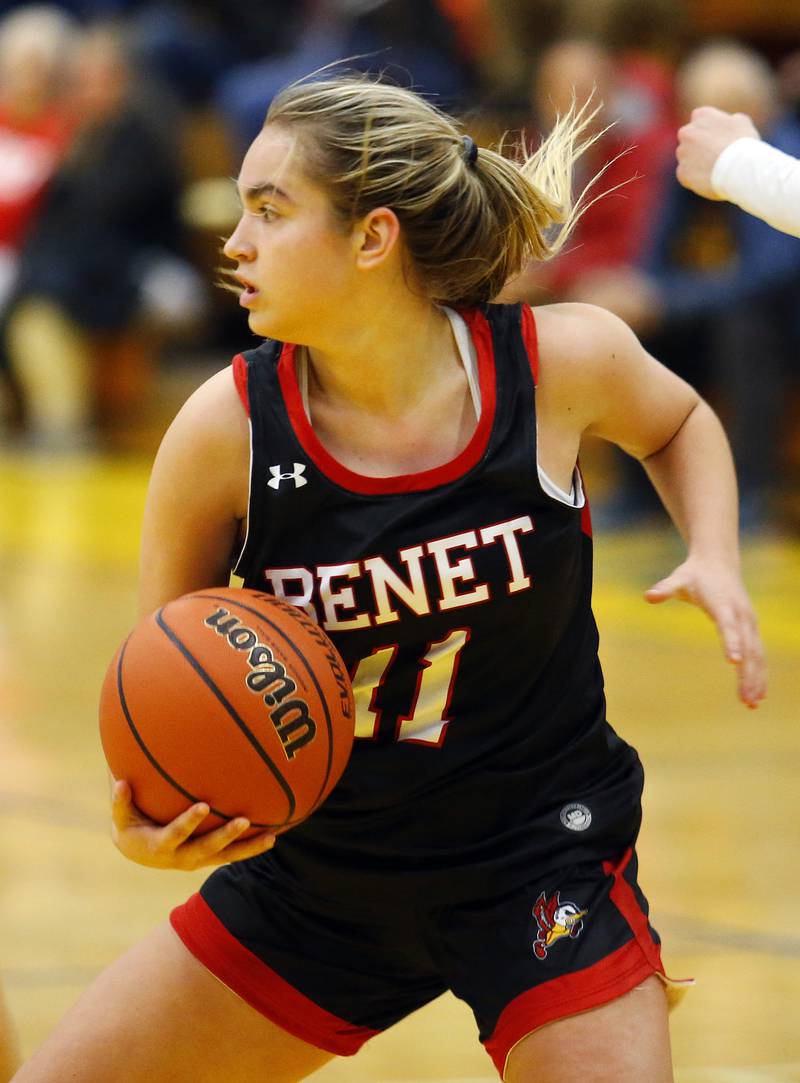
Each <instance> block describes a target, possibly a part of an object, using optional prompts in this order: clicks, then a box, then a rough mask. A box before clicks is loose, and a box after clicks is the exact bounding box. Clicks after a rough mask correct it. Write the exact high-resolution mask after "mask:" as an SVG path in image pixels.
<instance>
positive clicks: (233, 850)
mask: <svg viewBox="0 0 800 1083" xmlns="http://www.w3.org/2000/svg"><path fill="white" fill-rule="evenodd" d="M274 845H275V836H274V835H269V834H265V835H254V836H253V838H251V839H242V840H241V842H232V843H229V844H228V845H227V846H226V847H225V849H224V850H220V851H219V853H218V854H217V855H216V858H215V860H214V864H216V865H224V864H227V862H229V861H245V860H246V859H247V858H249V857H258V855H259V854H264V853H266V852H267V851H268V850H271V849H272V847H273V846H274Z"/></svg>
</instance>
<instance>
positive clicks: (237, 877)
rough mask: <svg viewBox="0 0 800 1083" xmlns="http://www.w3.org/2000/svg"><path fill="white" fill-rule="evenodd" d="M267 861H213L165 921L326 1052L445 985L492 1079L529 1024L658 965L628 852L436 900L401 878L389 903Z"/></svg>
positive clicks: (223, 977) (356, 1041) (596, 999)
mask: <svg viewBox="0 0 800 1083" xmlns="http://www.w3.org/2000/svg"><path fill="white" fill-rule="evenodd" d="M279 845H280V844H279ZM276 864H277V863H275V862H273V861H271V860H270V855H264V856H262V857H258V858H254V859H252V860H250V861H244V862H240V863H235V864H232V865H227V866H225V867H223V868H222V869H220V870H218V871H217V872H215V873H214V874H213V875H212V876H211V877H210V878H209V879H208V880H207V881H206V883H205V884H204V886H203V888H202V890H201V892H200V894H197V895H194V896H192V897H191V898H190V899H189V900H188V902H186V903H184V904H183V905H182V906H179V907H177V908H176V909H175V910H174V911H173V912H172V915H171V920H172V925H173V927H174V929H175V930H176V932H177V933H178V936H179V937H180V938H181V939H182V941H183V942H184V944H185V945H186V947H187V948H188V949H189V951H191V952H192V954H193V955H195V956H196V957H197V958H198V959H199V960H200V961H201V962H202V963H203V964H204V965H205V966H206V967H207V968H208V969H209V970H210V971H211V972H212V973H213V974H215V975H216V977H217V978H219V979H220V981H222V982H223V983H224V984H225V985H227V986H228V987H229V988H230V989H232V990H233V991H234V992H235V993H237V994H238V995H239V996H240V997H242V998H243V999H244V1000H245V1001H247V1003H248V1004H250V1005H252V1007H254V1008H255V1009H256V1010H257V1011H259V1012H261V1013H262V1014H263V1015H265V1016H266V1017H267V1018H268V1019H270V1020H272V1021H273V1022H274V1023H277V1024H278V1025H279V1026H281V1027H283V1028H284V1029H285V1030H287V1031H289V1032H290V1033H291V1034H293V1035H295V1036H296V1037H298V1038H301V1039H302V1040H304V1041H306V1042H309V1043H311V1044H312V1045H315V1046H318V1047H319V1048H321V1049H325V1050H327V1051H328V1052H331V1053H336V1054H339V1055H343V1056H348V1055H351V1054H353V1053H356V1052H357V1051H358V1049H359V1048H360V1047H361V1046H362V1045H363V1043H364V1042H365V1041H367V1039H368V1038H371V1037H372V1036H373V1035H375V1034H377V1033H379V1032H380V1031H382V1030H385V1029H386V1028H387V1027H390V1026H392V1024H393V1023H396V1022H398V1021H399V1020H400V1019H403V1018H404V1017H405V1016H406V1015H408V1014H409V1013H411V1012H413V1011H415V1010H416V1009H417V1008H420V1007H422V1005H424V1004H427V1003H428V1002H429V1001H431V1000H433V999H434V998H435V997H437V996H439V995H440V994H441V993H443V992H444V991H445V990H447V989H450V990H452V992H453V993H454V994H455V995H456V996H457V997H460V998H461V999H462V1000H464V1001H466V1002H467V1004H468V1005H469V1006H470V1008H471V1009H472V1011H473V1013H474V1015H475V1019H476V1021H477V1025H478V1031H479V1036H480V1040H481V1042H482V1043H483V1045H484V1047H485V1048H486V1051H487V1052H488V1054H489V1056H490V1057H491V1058H492V1060H493V1061H494V1064H495V1066H496V1068H497V1071H498V1072H499V1073H500V1076H501V1078H502V1076H503V1073H504V1070H505V1065H506V1061H507V1058H508V1055H509V1053H510V1051H511V1050H512V1049H513V1047H514V1046H515V1045H516V1044H517V1043H518V1042H519V1041H521V1039H522V1038H524V1037H525V1036H526V1035H527V1034H529V1033H530V1032H531V1031H533V1030H535V1029H536V1028H537V1027H541V1026H542V1025H544V1024H545V1023H550V1022H552V1021H554V1020H556V1019H561V1018H563V1017H565V1016H569V1015H574V1014H576V1013H577V1012H583V1011H586V1010H587V1009H589V1008H594V1007H597V1006H599V1005H601V1004H604V1003H607V1002H608V1001H610V1000H613V999H614V998H615V997H618V996H621V995H622V994H623V993H626V992H628V991H629V990H631V989H633V988H635V987H636V986H637V985H639V984H641V982H643V981H644V980H645V979H646V978H647V977H649V976H650V975H651V974H654V973H655V974H659V975H661V976H662V978H663V976H664V971H663V967H662V964H661V954H660V947H659V939H658V936H657V935H656V933H655V932H654V931H653V929H652V928H651V927H650V924H649V922H648V918H647V914H648V906H647V902H646V900H645V898H644V896H643V895H642V893H641V891H640V890H639V887H638V885H637V883H636V869H637V862H636V854H635V852H634V851H633V850H632V849H629V850H627V851H626V852H625V853H624V854H623V855H622V856H621V857H620V858H618V859H617V860H615V861H607V862H598V863H593V864H580V865H575V866H572V867H570V868H565V869H563V870H561V871H558V872H551V873H545V874H542V875H540V876H536V877H534V878H533V879H532V880H531V881H530V883H529V884H527V885H526V886H525V887H524V888H522V889H520V890H516V891H514V892H513V893H511V894H506V895H503V896H502V897H499V898H496V899H493V900H491V901H488V902H487V901H485V900H484V901H481V902H479V903H462V904H453V905H447V906H443V905H435V906H433V905H429V904H427V903H426V901H425V899H422V898H419V897H414V898H409V897H407V896H405V895H404V894H403V884H402V877H401V876H398V885H397V887H398V890H397V894H396V896H395V897H394V898H393V900H392V902H391V903H388V904H387V903H386V902H385V901H384V902H381V903H380V904H375V903H370V900H369V899H368V898H363V897H362V898H361V899H356V900H353V899H352V898H349V899H348V900H347V901H346V902H345V901H343V899H342V898H341V897H340V898H334V897H327V898H321V897H316V896H314V895H313V894H312V890H313V885H312V890H306V888H305V887H304V886H303V887H301V886H300V885H298V884H297V883H296V882H289V881H287V878H286V877H285V876H283V877H282V875H281V873H280V871H279V870H278V869H276V867H275V866H276ZM665 981H666V979H665Z"/></svg>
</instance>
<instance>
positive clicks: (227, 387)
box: [154, 365, 250, 514]
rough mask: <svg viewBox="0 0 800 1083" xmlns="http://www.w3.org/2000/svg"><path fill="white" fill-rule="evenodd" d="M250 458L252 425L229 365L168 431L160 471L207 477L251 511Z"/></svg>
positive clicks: (205, 481) (206, 482)
mask: <svg viewBox="0 0 800 1083" xmlns="http://www.w3.org/2000/svg"><path fill="white" fill-rule="evenodd" d="M249 462H250V426H249V422H248V418H247V414H246V412H245V409H244V406H243V404H242V401H241V399H240V398H239V393H238V391H237V389H236V384H235V382H234V378H233V371H232V368H231V366H230V365H229V366H227V367H226V368H224V369H222V370H221V371H220V372H217V373H215V374H214V375H213V376H212V377H210V378H209V379H208V380H206V381H205V382H204V383H203V384H201V385H200V387H198V388H197V390H196V391H195V392H194V393H193V394H192V395H191V396H190V397H189V398H188V399H187V401H186V402H185V403H184V405H183V406H182V407H181V409H180V411H179V412H178V414H177V415H176V417H175V419H174V421H173V422H172V424H171V425H170V427H169V429H168V430H167V433H166V435H165V436H164V439H163V441H162V443H161V447H160V448H159V451H158V455H157V457H156V464H155V468H154V473H166V474H168V475H170V476H172V477H174V479H175V480H178V479H179V478H180V480H182V481H185V480H188V479H192V480H193V481H197V480H198V479H202V488H203V489H204V490H205V491H206V493H207V494H208V492H209V490H213V489H215V488H217V489H220V488H223V489H225V490H227V491H228V492H231V493H233V494H235V495H234V502H235V503H236V504H237V505H238V506H239V507H240V509H241V512H242V514H244V512H245V510H246V500H247V485H248V474H249Z"/></svg>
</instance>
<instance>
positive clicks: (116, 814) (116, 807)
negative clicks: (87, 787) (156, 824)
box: [111, 779, 139, 831]
mask: <svg viewBox="0 0 800 1083" xmlns="http://www.w3.org/2000/svg"><path fill="white" fill-rule="evenodd" d="M111 819H112V821H113V824H114V826H115V827H116V828H118V829H119V830H120V831H121V830H122V829H123V828H124V827H129V826H130V825H131V824H133V823H137V822H138V821H139V811H138V809H137V808H136V806H135V805H134V803H133V791H132V790H131V787H130V783H129V782H126V781H125V780H124V779H118V780H117V781H116V782H115V783H114V784H113V786H112V787H111Z"/></svg>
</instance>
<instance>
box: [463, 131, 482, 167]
mask: <svg viewBox="0 0 800 1083" xmlns="http://www.w3.org/2000/svg"><path fill="white" fill-rule="evenodd" d="M462 142H463V143H464V151H463V155H462V157H463V158H464V161H465V162H466V163H467V165H475V163H476V162H477V160H478V144H477V143H476V142H475V140H474V139H473V138H472V136H470V135H465V136H464V138H463V140H462Z"/></svg>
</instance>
